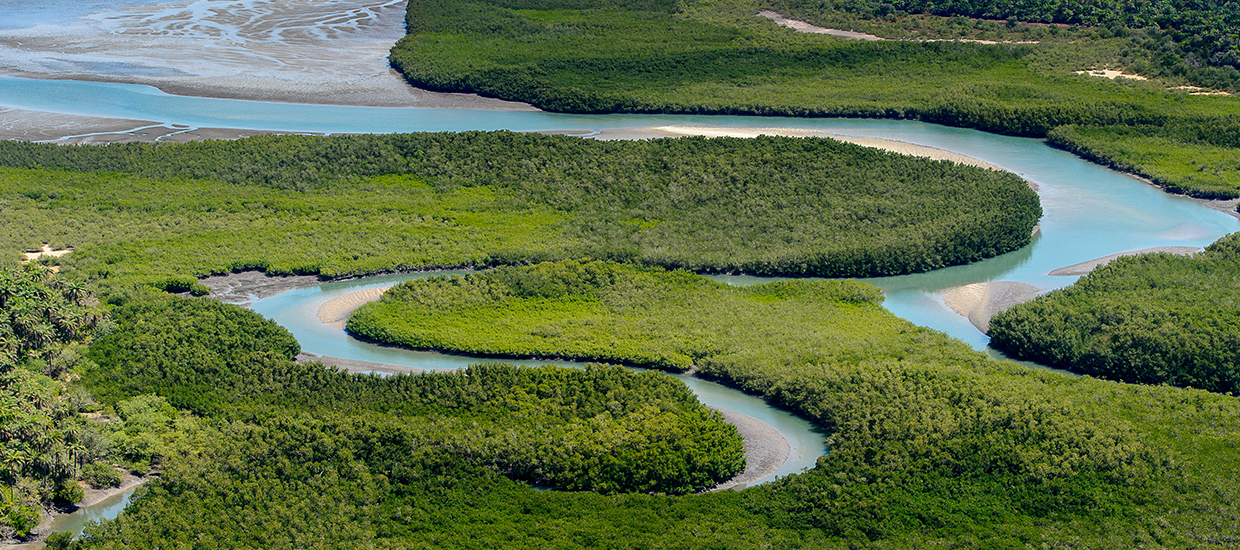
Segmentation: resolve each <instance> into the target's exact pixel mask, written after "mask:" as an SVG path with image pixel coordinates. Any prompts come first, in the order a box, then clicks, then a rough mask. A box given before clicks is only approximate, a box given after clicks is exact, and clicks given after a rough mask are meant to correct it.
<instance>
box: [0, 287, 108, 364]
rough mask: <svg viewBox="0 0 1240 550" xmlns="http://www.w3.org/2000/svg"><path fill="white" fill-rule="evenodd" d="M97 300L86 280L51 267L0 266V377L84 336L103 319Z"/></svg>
mask: <svg viewBox="0 0 1240 550" xmlns="http://www.w3.org/2000/svg"><path fill="white" fill-rule="evenodd" d="M93 300H94V299H93V298H92V297H90V296H89V295H88V294H87V292H86V290H85V288H84V287H83V286H82V284H81V283H79V282H74V281H69V280H66V279H65V278H63V277H53V276H52V273H51V271H49V270H48V269H47V268H46V267H43V266H40V265H35V264H26V265H22V266H13V265H2V264H0V376H3V375H6V374H8V373H9V371H11V370H12V369H13V367H14V366H15V365H16V364H17V363H18V362H20V361H25V360H29V359H48V358H50V357H51V356H52V354H53V353H55V352H56V351H58V350H60V349H61V348H62V347H63V346H64V345H65V344H66V343H69V342H72V341H75V340H81V339H83V338H85V337H86V336H87V334H88V333H89V332H90V331H91V330H92V329H93V328H94V326H95V324H96V323H97V322H98V320H99V312H98V311H97V310H96V309H95V308H94V307H93V305H94V301H93ZM2 384H3V382H0V385H2Z"/></svg>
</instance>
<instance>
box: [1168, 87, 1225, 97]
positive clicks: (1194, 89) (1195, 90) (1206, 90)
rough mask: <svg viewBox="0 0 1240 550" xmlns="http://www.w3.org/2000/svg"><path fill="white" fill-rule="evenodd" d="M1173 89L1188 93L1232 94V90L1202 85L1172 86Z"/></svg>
mask: <svg viewBox="0 0 1240 550" xmlns="http://www.w3.org/2000/svg"><path fill="white" fill-rule="evenodd" d="M1171 89H1172V90H1184V91H1186V92H1188V95H1231V92H1224V91H1221V90H1211V89H1209V88H1202V87H1201V86H1172V87H1171Z"/></svg>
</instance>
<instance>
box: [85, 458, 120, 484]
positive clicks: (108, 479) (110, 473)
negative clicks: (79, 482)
mask: <svg viewBox="0 0 1240 550" xmlns="http://www.w3.org/2000/svg"><path fill="white" fill-rule="evenodd" d="M82 479H84V480H86V482H87V483H90V486H91V487H92V488H95V489H102V488H104V487H117V486H119V485H120V484H121V473H120V471H118V470H117V469H116V468H115V467H113V466H112V465H111V464H104V463H100V462H93V463H90V464H87V465H85V466H83V467H82Z"/></svg>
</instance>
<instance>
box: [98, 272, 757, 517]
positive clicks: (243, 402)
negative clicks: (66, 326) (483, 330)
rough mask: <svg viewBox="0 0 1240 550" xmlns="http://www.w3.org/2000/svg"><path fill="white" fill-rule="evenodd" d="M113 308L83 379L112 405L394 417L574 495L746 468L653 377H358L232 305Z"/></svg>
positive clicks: (693, 404) (711, 477) (486, 368)
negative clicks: (299, 359)
mask: <svg viewBox="0 0 1240 550" xmlns="http://www.w3.org/2000/svg"><path fill="white" fill-rule="evenodd" d="M114 315H115V316H116V318H117V322H118V330H117V331H116V332H115V333H113V334H112V335H109V336H107V337H105V338H103V339H101V340H100V341H99V342H98V343H96V344H95V346H94V347H93V348H92V356H93V358H94V359H95V361H96V362H97V363H98V364H99V367H98V368H97V369H95V370H93V371H92V372H91V373H90V374H89V376H88V377H87V380H88V382H89V384H90V385H91V387H92V388H94V389H95V390H96V391H97V392H98V393H99V395H101V396H103V397H104V398H105V399H106V398H114V397H116V396H123V395H131V394H133V393H135V392H138V391H154V392H157V393H159V394H160V395H162V396H166V397H167V398H168V399H169V400H170V401H171V403H172V404H174V405H176V406H178V407H182V408H186V409H189V410H192V411H194V412H195V413H197V414H199V415H203V416H207V417H211V418H228V419H237V420H249V419H254V418H261V419H271V420H272V421H277V422H278V421H280V419H283V418H287V417H289V416H290V415H291V416H294V417H296V416H299V415H302V414H311V413H313V414H320V415H327V416H331V417H335V416H334V415H341V414H343V415H344V416H340V417H339V418H340V419H341V422H345V423H346V424H347V423H350V422H354V420H353V419H354V418H363V417H370V416H373V415H377V416H380V417H383V418H388V417H391V421H392V422H395V421H396V419H397V418H399V419H400V420H399V422H396V423H395V425H399V426H401V428H400V429H401V434H402V435H401V437H403V438H406V439H409V440H411V441H419V442H421V443H420V445H430V446H432V447H434V448H436V449H439V450H444V451H447V452H449V453H451V454H455V455H459V456H460V457H462V458H464V459H466V460H468V461H469V462H470V463H473V464H477V465H484V466H489V467H493V468H495V469H496V470H498V471H501V472H505V473H508V474H510V475H513V476H514V477H517V478H519V479H527V480H532V481H536V482H540V483H548V484H552V485H554V486H557V487H561V488H566V489H575V490H582V489H586V490H594V491H599V492H604V493H612V492H623V491H644V492H667V493H686V492H693V491H695V490H699V489H701V488H703V487H710V486H712V485H714V484H715V483H716V482H718V481H719V480H721V479H726V478H727V477H730V476H731V475H733V474H735V473H737V472H738V471H740V470H741V469H743V467H744V458H743V456H742V455H741V446H740V441H739V438H738V437H737V434H736V430H735V428H734V427H732V426H730V425H728V424H724V423H722V422H720V421H719V419H718V418H717V417H716V416H715V415H714V414H712V413H710V412H709V411H708V410H707V409H705V408H704V407H702V406H701V405H700V404H698V403H697V400H696V399H695V398H694V397H693V394H692V393H691V392H689V391H688V389H687V388H685V387H684V386H683V385H682V384H680V383H678V382H676V381H674V380H672V379H670V378H667V377H664V376H660V375H657V374H655V373H647V374H632V373H629V372H627V371H625V370H623V369H620V368H618V367H610V368H603V367H597V368H589V369H586V370H584V371H577V370H570V369H563V368H556V367H543V368H537V369H530V368H518V367H512V366H506V365H481V366H475V367H471V368H469V369H467V370H465V371H462V372H452V373H426V374H421V375H416V376H398V377H393V378H387V379H385V378H377V377H369V376H353V375H348V374H345V373H342V372H334V371H332V370H329V369H325V368H323V366H322V365H320V364H317V363H313V364H304V365H303V364H298V363H295V362H293V361H292V360H291V357H292V356H293V355H295V354H296V353H297V351H298V347H297V343H296V341H294V340H293V339H292V337H291V336H290V335H289V334H288V333H287V332H285V331H284V330H283V329H281V328H280V327H279V326H277V325H275V324H274V323H271V322H270V321H267V320H265V319H263V318H262V317H260V316H258V315H256V314H254V313H252V312H250V311H248V310H245V309H241V308H238V307H236V306H232V305H226V304H221V303H218V302H213V301H202V300H189V299H181V298H175V297H148V298H143V299H139V300H135V301H133V302H130V303H128V304H125V305H124V306H122V307H120V308H118V309H116V310H114ZM120 412H121V414H122V416H123V417H126V420H127V421H128V420H129V418H128V416H129V415H131V414H138V413H127V412H126V411H124V410H121V411H120ZM359 421H360V420H359ZM384 422H387V421H384ZM411 451H412V450H411ZM389 452H395V451H394V450H393V451H389Z"/></svg>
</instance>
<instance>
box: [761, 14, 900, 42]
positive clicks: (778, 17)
mask: <svg viewBox="0 0 1240 550" xmlns="http://www.w3.org/2000/svg"><path fill="white" fill-rule="evenodd" d="M758 17H765V18H767V19H770V20H771V21H774V22H775V23H776V24H777V25H779V26H781V27H787V28H789V29H792V30H794V31H797V32H805V33H811V34H827V35H831V36H834V37H836V38H845V39H848V40H869V41H874V40H884V38H882V37H879V36H874V35H872V34H866V33H863V32H856V31H845V30H840V29H828V28H825V27H819V26H817V25H811V24H809V23H806V22H804V21H798V20H796V19H788V18H787V17H784V16H783V15H782V14H780V13H779V12H775V11H771V10H762V11H760V12H758Z"/></svg>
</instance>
